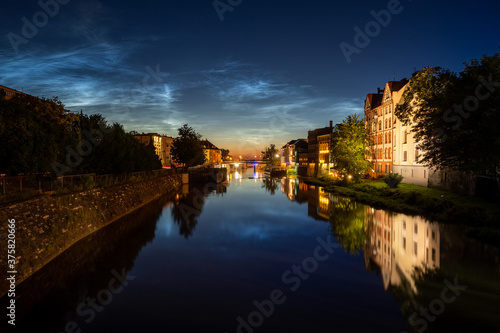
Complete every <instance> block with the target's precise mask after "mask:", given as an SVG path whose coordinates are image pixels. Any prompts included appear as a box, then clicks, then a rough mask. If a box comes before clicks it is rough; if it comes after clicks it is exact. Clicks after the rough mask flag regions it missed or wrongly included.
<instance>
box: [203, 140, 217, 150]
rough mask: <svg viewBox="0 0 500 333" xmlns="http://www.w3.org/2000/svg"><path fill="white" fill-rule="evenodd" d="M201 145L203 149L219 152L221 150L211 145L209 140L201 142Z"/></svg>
mask: <svg viewBox="0 0 500 333" xmlns="http://www.w3.org/2000/svg"><path fill="white" fill-rule="evenodd" d="M200 143H201V146H202V147H203V149H217V150H219V148H217V147H216V146H215V145H214V144H213V143H211V142H210V141H208V140H207V139H205V140H201V141H200Z"/></svg>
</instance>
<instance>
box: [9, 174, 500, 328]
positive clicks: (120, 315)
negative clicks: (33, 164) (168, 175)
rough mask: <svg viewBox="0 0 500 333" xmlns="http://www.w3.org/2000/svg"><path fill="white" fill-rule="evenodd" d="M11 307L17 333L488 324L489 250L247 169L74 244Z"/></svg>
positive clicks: (496, 302) (495, 309)
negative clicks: (226, 179)
mask: <svg viewBox="0 0 500 333" xmlns="http://www.w3.org/2000/svg"><path fill="white" fill-rule="evenodd" d="M4 300H5V299H4ZM4 300H2V301H4ZM2 304H5V303H2ZM16 304H17V318H16V327H15V331H19V332H21V331H22V332H28V331H33V332H35V331H36V332H54V333H55V332H176V333H177V332H178V333H182V332H221V333H224V332H228V333H230V332H244V333H251V332H424V331H425V332H451V331H453V332H463V331H470V330H474V331H485V332H492V331H500V315H499V313H500V312H499V310H500V251H499V249H498V248H495V247H492V246H489V245H486V244H481V243H479V242H476V241H474V240H471V239H468V238H466V237H465V236H464V234H463V232H462V231H461V230H460V229H459V228H457V227H452V226H447V225H442V224H438V223H433V222H429V221H426V220H425V219H423V218H421V217H418V216H407V215H403V214H396V213H391V212H387V211H383V210H377V209H373V208H371V207H368V206H366V205H362V204H359V203H356V202H355V201H353V200H351V199H348V198H342V197H338V196H335V195H332V194H328V193H325V192H323V191H322V189H321V188H318V187H314V186H308V185H306V184H304V183H302V182H301V181H300V180H299V179H296V178H284V179H281V180H279V179H278V180H270V179H262V178H261V175H259V174H254V172H253V170H252V169H247V170H245V171H241V172H240V173H238V172H236V173H234V172H233V173H231V174H230V175H229V182H228V183H227V184H225V185H220V184H219V185H216V184H208V185H207V186H204V187H198V188H197V187H192V188H191V189H187V188H185V189H184V190H183V193H179V195H178V196H177V199H176V200H175V202H168V201H166V199H161V200H157V201H155V202H154V203H152V204H150V205H148V206H146V207H145V208H143V209H140V210H138V211H136V212H135V213H133V214H132V215H130V216H129V217H127V218H125V219H123V220H121V221H118V222H117V223H114V224H112V225H110V226H108V227H106V228H104V229H102V230H99V231H98V232H96V233H94V234H92V235H91V236H89V237H87V238H85V239H83V240H82V241H80V242H78V243H76V244H75V245H74V246H72V247H71V248H70V249H68V250H67V251H66V252H64V253H63V254H62V255H61V256H59V257H58V258H56V259H55V260H53V261H52V262H51V263H49V265H47V266H46V267H44V268H43V269H42V270H40V271H39V272H37V273H36V274H35V275H33V276H32V277H30V278H29V279H27V280H26V281H25V282H24V283H22V284H21V285H19V286H18V288H17V298H16ZM4 309H5V307H4ZM4 322H6V320H5V316H4ZM3 324H4V323H3ZM7 329H12V327H9V328H7Z"/></svg>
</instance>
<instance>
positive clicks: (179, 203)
mask: <svg viewBox="0 0 500 333" xmlns="http://www.w3.org/2000/svg"><path fill="white" fill-rule="evenodd" d="M226 192H227V188H226V186H225V185H224V184H217V183H209V184H207V185H205V186H202V185H189V187H188V190H185V189H184V190H183V193H182V195H178V196H177V198H176V200H175V205H174V207H173V208H172V210H171V214H172V218H173V220H174V222H175V223H176V224H177V225H179V234H181V235H183V236H184V238H186V239H187V238H189V237H190V236H192V235H193V231H194V229H195V228H196V225H197V224H198V218H199V217H200V215H201V213H202V211H203V207H204V206H205V198H206V197H208V196H209V195H210V194H212V193H215V194H216V195H224V193H226Z"/></svg>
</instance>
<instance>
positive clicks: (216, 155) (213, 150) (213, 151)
mask: <svg viewBox="0 0 500 333" xmlns="http://www.w3.org/2000/svg"><path fill="white" fill-rule="evenodd" d="M200 143H201V146H202V148H203V153H205V163H222V153H221V150H220V149H219V148H217V147H216V146H215V145H214V144H213V143H211V142H210V141H208V140H207V139H205V140H202V141H200Z"/></svg>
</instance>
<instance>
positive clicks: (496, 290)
mask: <svg viewBox="0 0 500 333" xmlns="http://www.w3.org/2000/svg"><path fill="white" fill-rule="evenodd" d="M281 191H282V193H283V194H285V195H286V196H287V198H288V199H289V200H292V201H295V202H298V203H300V204H302V203H306V202H307V204H308V215H309V216H310V217H312V218H314V219H316V220H320V221H329V222H330V225H331V230H332V233H333V235H334V236H335V237H336V239H337V241H338V242H339V243H340V245H341V246H342V248H343V249H344V250H345V251H346V252H349V253H352V254H359V253H360V252H361V251H362V252H363V257H364V262H365V268H366V270H367V271H374V272H375V273H376V274H379V275H380V276H381V279H382V283H383V287H384V289H385V290H386V291H389V292H391V293H392V294H393V296H394V298H395V300H396V301H397V302H398V303H399V304H401V312H402V315H403V316H404V317H405V318H407V319H408V321H409V327H410V329H412V330H414V331H416V332H418V331H422V329H423V328H424V325H423V323H422V321H420V322H419V323H420V325H417V324H416V320H417V319H419V318H420V319H421V317H413V318H414V320H413V321H412V320H410V318H412V316H415V313H418V311H420V310H419V309H420V308H421V307H423V308H427V307H429V304H431V302H434V303H432V304H435V303H436V301H435V300H436V299H437V300H439V299H440V298H441V295H442V292H443V290H444V289H443V288H445V287H446V284H445V282H444V281H451V283H458V284H460V285H466V286H467V289H466V290H461V291H460V293H461V294H460V297H457V298H456V301H454V302H453V303H451V304H446V309H445V311H444V312H443V313H441V314H439V318H438V320H435V321H432V322H431V321H428V322H426V325H427V326H425V329H426V332H434V331H437V332H445V331H450V330H453V329H456V330H457V331H464V329H466V328H474V329H473V330H472V329H471V330H472V331H476V330H477V328H479V327H484V328H488V329H491V327H497V328H498V330H497V331H500V317H498V309H499V308H500V249H498V248H496V247H493V246H489V245H487V244H484V243H480V242H478V241H475V240H473V239H470V238H468V237H467V236H466V235H465V233H464V232H463V231H462V230H460V228H457V227H456V226H452V225H445V224H439V223H436V222H429V221H428V220H426V219H425V218H422V217H420V216H408V215H405V214H400V213H393V212H389V211H384V210H380V209H375V208H372V207H369V206H366V205H363V204H360V203H358V202H356V201H355V200H354V199H351V198H347V197H341V196H337V195H334V194H331V193H326V192H324V191H323V189H322V188H319V187H317V186H308V185H307V184H305V183H303V182H302V181H300V180H299V179H294V178H283V179H281ZM455 281H457V282H455ZM415 318H417V319H415ZM433 318H435V317H433ZM457 318H459V320H458V319H457ZM402 329H403V328H402Z"/></svg>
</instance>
